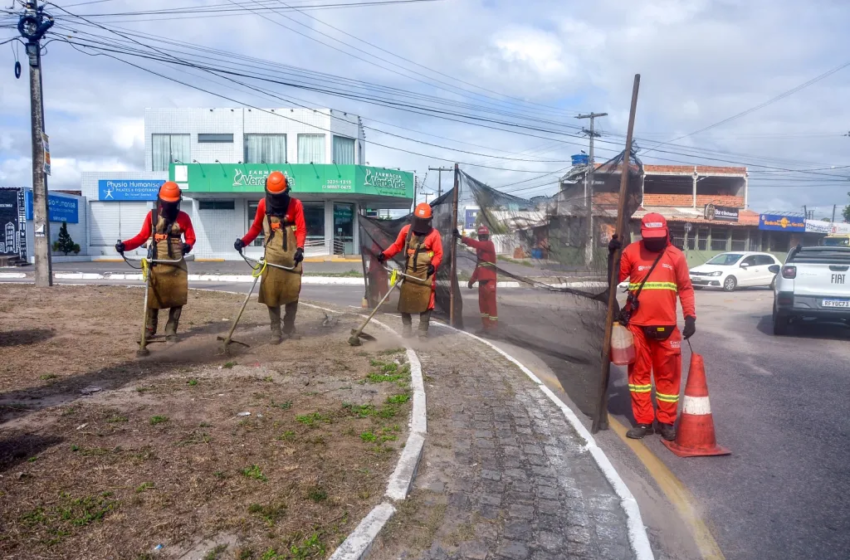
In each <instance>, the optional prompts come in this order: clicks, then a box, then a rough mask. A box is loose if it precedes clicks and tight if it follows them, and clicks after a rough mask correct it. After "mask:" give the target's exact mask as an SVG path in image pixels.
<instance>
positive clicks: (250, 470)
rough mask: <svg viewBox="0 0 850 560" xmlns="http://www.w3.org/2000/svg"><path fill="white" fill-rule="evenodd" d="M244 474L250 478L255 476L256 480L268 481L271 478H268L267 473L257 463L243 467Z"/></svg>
mask: <svg viewBox="0 0 850 560" xmlns="http://www.w3.org/2000/svg"><path fill="white" fill-rule="evenodd" d="M242 475H243V476H246V477H248V478H253V479H254V480H260V481H262V482H268V481H269V479H268V478H266V475H264V474H263V471H261V470H260V467H258V466H257V465H251V466H250V467H247V468H245V469H242Z"/></svg>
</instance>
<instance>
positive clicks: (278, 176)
mask: <svg viewBox="0 0 850 560" xmlns="http://www.w3.org/2000/svg"><path fill="white" fill-rule="evenodd" d="M287 188H288V183H287V181H286V175H284V174H283V173H281V172H280V171H272V172H271V173H269V176H268V177H267V178H266V190H267V191H269V192H270V193H272V194H280V193H282V192H284V191H285V190H286V189H287Z"/></svg>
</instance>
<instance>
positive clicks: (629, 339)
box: [611, 323, 635, 366]
mask: <svg viewBox="0 0 850 560" xmlns="http://www.w3.org/2000/svg"><path fill="white" fill-rule="evenodd" d="M611 361H612V362H613V363H614V364H616V365H618V366H627V365H629V364H633V363H635V337H634V336H633V335H632V332H631V331H630V330H629V329H627V328H626V327H624V326H623V325H621V324H620V323H614V329H613V331H612V332H611Z"/></svg>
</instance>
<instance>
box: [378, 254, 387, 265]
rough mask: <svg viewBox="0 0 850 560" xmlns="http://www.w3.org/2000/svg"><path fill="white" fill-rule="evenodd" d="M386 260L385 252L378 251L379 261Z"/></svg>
mask: <svg viewBox="0 0 850 560" xmlns="http://www.w3.org/2000/svg"><path fill="white" fill-rule="evenodd" d="M386 260H387V256H386V255H385V254H383V253H378V262H379V263H384V262H386Z"/></svg>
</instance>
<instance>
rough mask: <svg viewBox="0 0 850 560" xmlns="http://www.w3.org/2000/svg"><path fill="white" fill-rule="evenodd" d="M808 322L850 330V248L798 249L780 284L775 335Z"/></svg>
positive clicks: (775, 304)
mask: <svg viewBox="0 0 850 560" xmlns="http://www.w3.org/2000/svg"><path fill="white" fill-rule="evenodd" d="M804 320H820V321H829V322H843V323H844V324H846V325H848V326H850V247H799V246H798V247H797V248H796V249H794V250H792V251H791V252H790V253H788V258H787V259H786V260H785V264H784V265H783V266H782V274H781V275H780V276H779V278H778V279H777V281H776V287H775V288H774V299H773V334H775V335H779V336H781V335H784V334H786V333H787V332H788V327H789V326H790V325H792V324H795V323H798V322H799V323H802V322H803V321H804Z"/></svg>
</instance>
